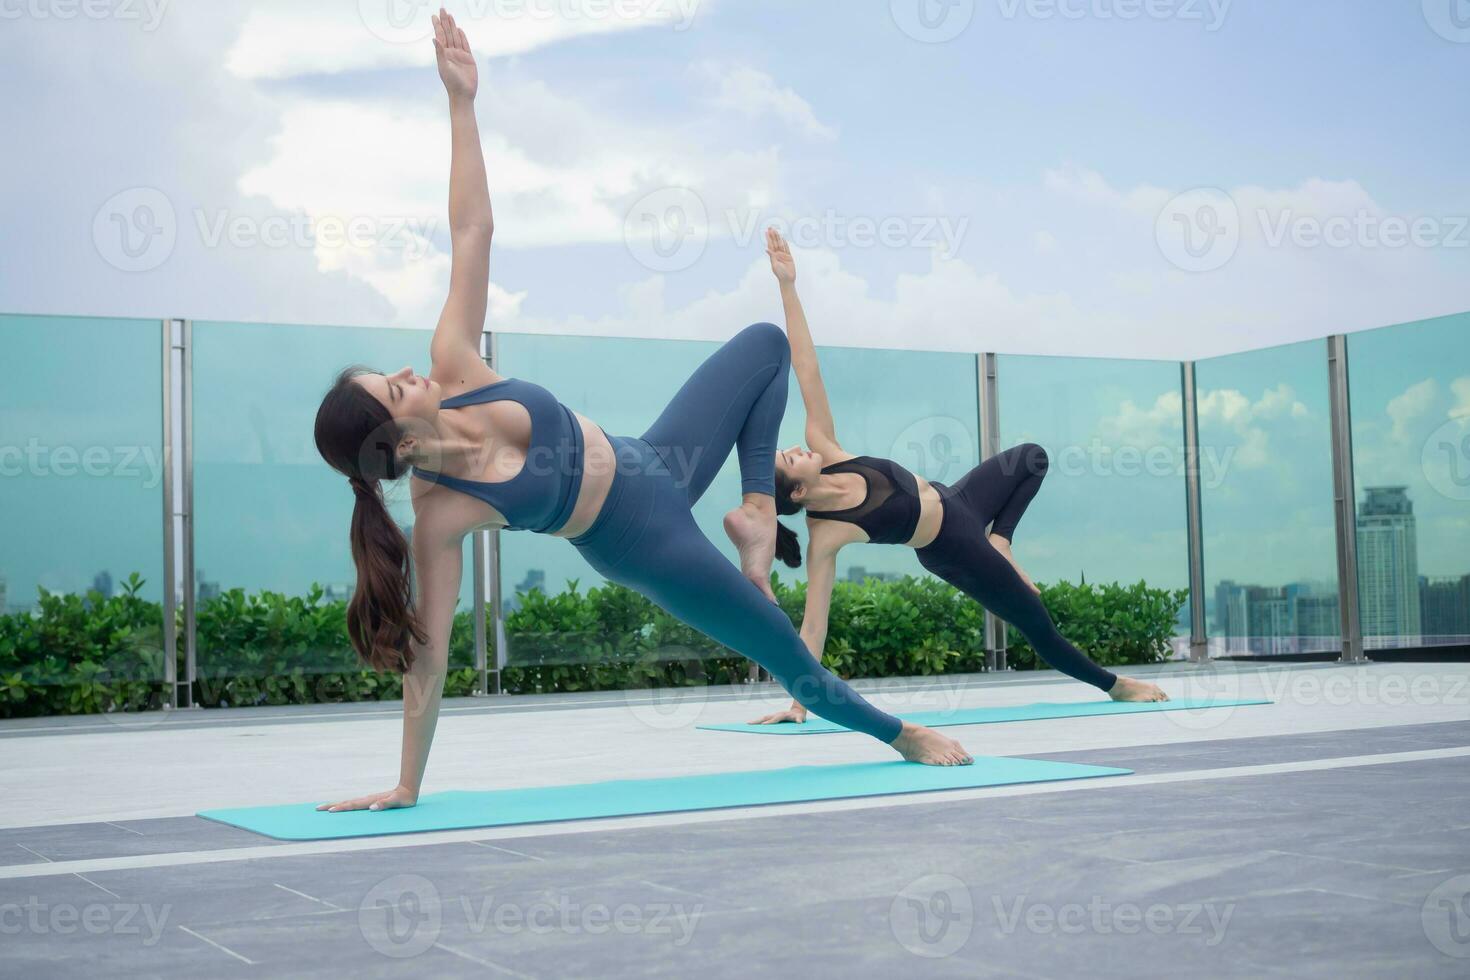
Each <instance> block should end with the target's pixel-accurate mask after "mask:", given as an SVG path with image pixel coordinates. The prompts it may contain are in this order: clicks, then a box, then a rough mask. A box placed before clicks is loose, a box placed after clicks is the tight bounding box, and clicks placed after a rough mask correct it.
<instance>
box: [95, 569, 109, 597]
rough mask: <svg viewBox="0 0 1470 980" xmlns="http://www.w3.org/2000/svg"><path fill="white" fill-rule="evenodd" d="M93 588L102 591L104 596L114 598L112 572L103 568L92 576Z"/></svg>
mask: <svg viewBox="0 0 1470 980" xmlns="http://www.w3.org/2000/svg"><path fill="white" fill-rule="evenodd" d="M92 588H93V589H95V590H96V591H98V592H101V593H102V598H104V599H111V598H112V573H111V572H109V571H107V570H106V569H103V570H102V571H100V572H98V573H97V574H96V575H94V576H92Z"/></svg>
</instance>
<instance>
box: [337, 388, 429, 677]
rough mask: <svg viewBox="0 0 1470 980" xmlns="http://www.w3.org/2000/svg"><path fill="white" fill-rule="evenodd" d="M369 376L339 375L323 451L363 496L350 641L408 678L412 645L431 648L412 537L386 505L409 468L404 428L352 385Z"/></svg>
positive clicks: (355, 513)
mask: <svg viewBox="0 0 1470 980" xmlns="http://www.w3.org/2000/svg"><path fill="white" fill-rule="evenodd" d="M365 373H368V369H367V368H363V367H359V366H353V367H349V368H347V369H345V370H343V371H342V372H341V373H340V374H338V375H337V378H336V380H335V381H334V382H333V384H332V387H331V389H330V390H329V391H328V392H327V394H326V396H325V397H323V398H322V404H321V407H320V408H318V409H317V413H316V448H317V452H319V453H321V455H322V459H324V460H326V461H327V464H328V465H329V466H331V467H332V468H333V469H334V470H336V471H337V472H339V473H341V474H343V475H345V476H346V477H347V482H348V483H350V484H351V485H352V492H353V495H354V496H355V497H356V502H355V504H354V505H353V508H352V525H351V530H350V532H349V541H350V543H351V546H352V563H353V564H354V565H356V566H357V585H356V587H355V588H354V589H353V592H352V598H351V599H350V600H349V601H348V603H347V638H348V640H349V641H350V642H351V643H352V648H353V649H354V650H356V651H357V656H358V658H359V659H361V660H362V662H363V663H364V664H365V665H367V666H368V667H371V668H372V669H374V670H380V671H384V672H395V673H400V674H402V673H407V672H408V670H409V668H410V667H412V666H413V661H414V651H413V644H414V643H418V644H419V645H421V646H423V645H426V644H427V643H428V642H429V638H428V634H427V632H426V631H425V630H424V627H423V624H422V622H421V621H420V620H419V616H418V613H417V611H416V610H415V609H414V607H413V563H412V561H411V560H410V552H409V544H408V538H407V537H405V535H404V533H403V531H402V530H401V529H400V528H399V527H398V525H397V524H395V523H394V522H393V517H392V515H391V514H389V513H388V506H387V504H386V503H385V502H384V500H383V489H382V481H384V480H388V481H392V480H396V479H398V478H399V477H401V476H403V474H404V472H405V471H406V470H407V468H408V467H407V464H406V463H404V462H402V461H401V460H399V459H398V456H397V446H398V443H399V441H400V440H401V438H402V435H403V432H402V429H401V427H400V426H399V424H398V421H397V420H396V419H394V418H393V415H392V413H391V412H389V411H388V409H387V408H386V407H385V406H384V405H383V403H382V402H380V401H378V400H377V399H376V398H374V397H373V396H372V395H371V394H370V393H369V392H368V390H367V389H366V388H364V387H363V386H362V385H360V384H358V383H356V382H355V381H354V380H353V378H355V377H357V376H358V375H360V374H365Z"/></svg>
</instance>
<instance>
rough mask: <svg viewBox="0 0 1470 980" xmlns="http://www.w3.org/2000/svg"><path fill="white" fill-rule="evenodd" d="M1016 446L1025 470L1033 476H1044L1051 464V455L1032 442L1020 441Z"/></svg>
mask: <svg viewBox="0 0 1470 980" xmlns="http://www.w3.org/2000/svg"><path fill="white" fill-rule="evenodd" d="M1018 448H1020V450H1021V459H1022V460H1023V461H1024V462H1025V468H1026V472H1027V473H1030V474H1031V475H1033V476H1045V475H1046V471H1047V469H1048V468H1049V467H1050V466H1051V457H1049V456H1048V455H1047V454H1046V450H1045V449H1043V448H1042V447H1041V446H1040V445H1039V444H1038V443H1034V442H1026V443H1022V444H1021V445H1020V447H1018Z"/></svg>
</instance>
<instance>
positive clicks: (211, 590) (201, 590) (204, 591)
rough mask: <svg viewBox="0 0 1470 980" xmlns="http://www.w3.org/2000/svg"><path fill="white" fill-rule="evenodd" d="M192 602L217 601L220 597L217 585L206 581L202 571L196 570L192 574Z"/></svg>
mask: <svg viewBox="0 0 1470 980" xmlns="http://www.w3.org/2000/svg"><path fill="white" fill-rule="evenodd" d="M194 582H195V587H194V601H195V602H207V601H209V600H210V599H218V598H219V595H220V588H219V583H218V582H214V581H211V580H209V579H206V578H205V577H204V569H202V568H200V569H196V570H195V572H194Z"/></svg>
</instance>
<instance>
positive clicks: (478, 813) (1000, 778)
mask: <svg viewBox="0 0 1470 980" xmlns="http://www.w3.org/2000/svg"><path fill="white" fill-rule="evenodd" d="M1131 772H1132V770H1131V769H1109V768H1106V767H1103V766H1084V765H1078V764H1076V763H1071V762H1045V761H1042V760H1039V759H1010V758H994V757H985V756H977V757H976V759H975V764H974V765H972V766H921V765H919V764H917V763H913V762H902V761H893V762H860V763H855V764H852V765H842V766H794V767H792V768H790V769H764V770H759V771H756V772H721V773H707V774H704V775H698V776H677V777H670V778H664V779H617V780H612V781H609V782H603V783H582V784H579V785H574V786H541V787H534V788H530V789H492V790H483V791H467V790H455V791H450V792H447V793H431V794H430V795H428V796H425V797H423V798H421V799H420V800H419V803H418V806H414V807H408V808H406V809H402V810H379V811H377V812H373V811H370V810H355V811H351V812H348V813H326V812H323V811H319V810H317V809H316V804H314V803H293V804H288V805H286V806H256V807H243V808H239V809H233V810H202V811H200V813H199V816H201V817H207V818H208V819H210V820H218V821H220V822H221V823H227V824H230V825H231V826H234V827H240V828H243V829H245V830H251V831H254V832H255V833H257V834H264V835H266V836H267V837H274V838H276V839H277V840H331V839H336V838H342V837H375V836H378V835H383V834H412V833H420V832H423V831H430V830H467V829H470V828H474V827H505V826H509V825H512V824H525V823H543V822H546V821H551V820H586V819H591V818H594V817H625V816H630V815H633V814H640V813H674V812H678V811H681V810H715V809H723V808H726V807H743V806H760V805H763V804H770V803H801V802H806V801H808V800H838V799H844V798H849V797H855V796H887V795H892V794H899V793H925V792H930V791H933V790H946V789H970V788H974V787H977V786H1005V785H1010V784H1012V783H1043V782H1050V781H1052V780H1059V779H1089V778H1092V777H1095V776H1126V775H1128V774H1130V773H1131Z"/></svg>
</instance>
